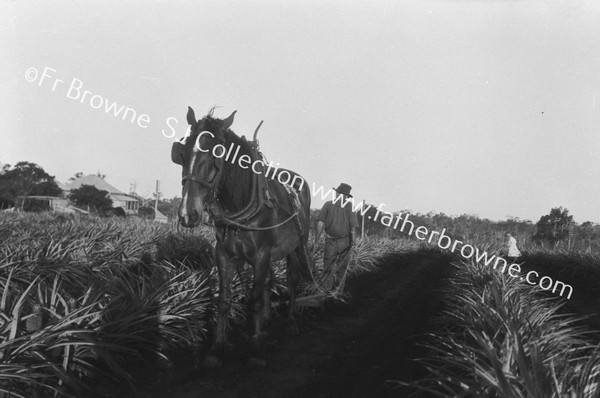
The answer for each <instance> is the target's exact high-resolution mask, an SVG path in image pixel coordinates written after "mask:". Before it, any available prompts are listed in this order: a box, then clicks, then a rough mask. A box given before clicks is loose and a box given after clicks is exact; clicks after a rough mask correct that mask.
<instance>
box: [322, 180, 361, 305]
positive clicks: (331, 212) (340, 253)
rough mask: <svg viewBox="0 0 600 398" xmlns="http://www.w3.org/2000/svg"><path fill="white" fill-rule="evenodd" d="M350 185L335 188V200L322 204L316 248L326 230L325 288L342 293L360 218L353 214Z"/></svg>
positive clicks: (324, 255) (324, 254) (343, 184)
mask: <svg viewBox="0 0 600 398" xmlns="http://www.w3.org/2000/svg"><path fill="white" fill-rule="evenodd" d="M351 189H352V187H350V185H348V184H345V183H341V184H340V185H339V186H338V187H337V188H334V190H335V192H336V193H337V195H335V198H334V200H332V201H331V202H327V203H325V204H324V205H323V208H322V209H321V212H320V213H319V217H318V222H317V233H316V235H315V246H316V244H317V243H318V242H319V238H320V236H321V232H322V231H323V228H325V233H326V237H325V248H324V249H323V273H324V275H325V281H324V284H323V286H324V288H325V289H328V290H333V288H334V286H336V287H337V291H338V292H339V293H342V292H343V290H344V281H345V274H346V270H347V268H348V263H349V262H350V250H351V249H352V244H353V243H354V242H355V231H354V230H355V228H357V227H358V219H357V218H356V214H355V213H354V212H353V211H352V201H351V200H350V199H349V198H352V195H350V190H351ZM344 205H345V206H344Z"/></svg>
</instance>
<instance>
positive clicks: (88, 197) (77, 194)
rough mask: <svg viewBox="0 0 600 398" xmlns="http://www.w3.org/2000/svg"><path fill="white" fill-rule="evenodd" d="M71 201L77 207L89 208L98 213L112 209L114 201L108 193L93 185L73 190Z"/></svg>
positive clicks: (70, 195) (70, 196)
mask: <svg viewBox="0 0 600 398" xmlns="http://www.w3.org/2000/svg"><path fill="white" fill-rule="evenodd" d="M69 200H70V201H72V202H73V203H75V205H76V206H79V207H82V208H85V207H87V206H89V207H90V208H92V209H95V210H96V212H104V211H106V210H109V209H111V208H112V200H111V198H110V196H109V194H108V192H107V191H103V190H100V189H98V188H96V187H95V186H93V185H82V186H81V187H79V188H77V189H73V190H72V191H71V193H70V194H69Z"/></svg>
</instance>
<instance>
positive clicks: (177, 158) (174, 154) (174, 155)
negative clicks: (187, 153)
mask: <svg viewBox="0 0 600 398" xmlns="http://www.w3.org/2000/svg"><path fill="white" fill-rule="evenodd" d="M184 149H185V146H184V145H183V144H182V143H181V142H179V141H176V142H174V143H173V145H172V146H171V161H172V162H173V163H175V164H178V165H181V166H183V153H184V152H183V150H184Z"/></svg>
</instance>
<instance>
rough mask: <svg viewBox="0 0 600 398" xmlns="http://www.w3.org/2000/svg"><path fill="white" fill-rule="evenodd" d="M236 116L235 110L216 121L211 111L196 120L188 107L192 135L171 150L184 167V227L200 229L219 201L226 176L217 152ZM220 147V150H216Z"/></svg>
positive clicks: (220, 155) (173, 159)
mask: <svg viewBox="0 0 600 398" xmlns="http://www.w3.org/2000/svg"><path fill="white" fill-rule="evenodd" d="M234 116H235V111H234V112H233V113H232V114H231V115H230V116H229V117H228V118H226V119H223V120H221V119H216V118H213V117H212V111H211V112H209V114H208V115H206V116H205V117H204V118H202V119H200V120H196V116H195V114H194V110H193V109H192V108H190V107H188V113H187V121H188V124H189V125H190V134H189V135H188V136H187V137H186V138H185V139H182V140H181V141H176V142H174V143H173V146H172V147H171V160H172V161H173V163H176V164H178V165H181V168H182V179H181V184H182V195H181V204H180V205H179V222H180V223H181V224H182V225H183V226H184V227H190V228H192V227H196V226H198V225H199V224H200V222H201V217H202V216H203V215H204V214H205V213H204V212H205V210H206V209H207V206H208V205H209V204H210V203H211V202H212V201H214V200H215V199H216V195H217V194H218V190H219V184H220V182H221V177H222V173H223V157H222V154H220V153H217V151H218V150H221V149H223V148H224V147H223V146H222V145H223V144H224V142H225V132H226V131H227V130H228V129H229V127H230V126H231V125H232V124H233V118H234ZM217 145H219V146H220V147H219V148H215V146H217ZM215 153H217V156H215Z"/></svg>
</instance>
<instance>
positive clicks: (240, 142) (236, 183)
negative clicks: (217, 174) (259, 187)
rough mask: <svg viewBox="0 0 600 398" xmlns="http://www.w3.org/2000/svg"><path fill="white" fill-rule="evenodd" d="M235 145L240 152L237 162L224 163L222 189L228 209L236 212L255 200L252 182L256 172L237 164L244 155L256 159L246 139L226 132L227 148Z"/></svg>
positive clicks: (224, 202)
mask: <svg viewBox="0 0 600 398" xmlns="http://www.w3.org/2000/svg"><path fill="white" fill-rule="evenodd" d="M231 143H233V148H234V149H233V151H234V153H235V148H237V147H238V146H239V148H240V151H239V154H238V156H237V157H236V159H235V162H233V163H232V162H231V159H230V161H228V162H224V171H223V173H224V181H223V185H222V187H221V195H220V196H221V199H222V200H223V204H224V205H225V207H226V208H228V209H230V210H232V211H235V210H239V209H242V208H244V207H245V206H246V205H247V204H248V202H249V201H250V200H253V199H254V198H252V197H251V196H250V195H251V192H252V180H253V178H254V172H253V171H252V170H251V169H250V168H247V169H244V168H242V167H240V166H239V165H238V164H237V162H238V161H239V158H240V157H241V156H242V155H248V156H249V157H250V159H254V156H253V150H252V148H251V147H250V143H249V142H248V141H246V140H245V139H242V138H240V137H238V136H237V135H236V134H235V133H234V132H233V131H231V130H229V129H228V130H227V131H226V132H225V144H224V145H225V148H229V146H230V145H231Z"/></svg>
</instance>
